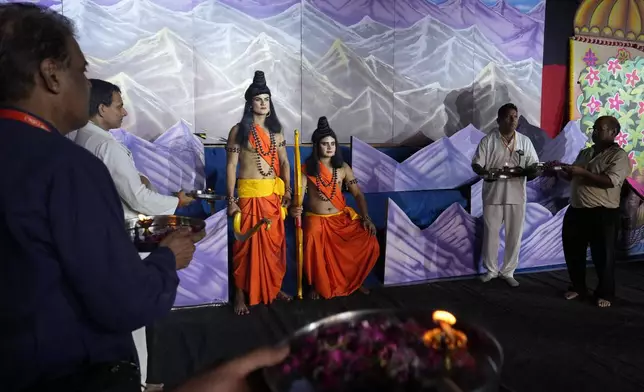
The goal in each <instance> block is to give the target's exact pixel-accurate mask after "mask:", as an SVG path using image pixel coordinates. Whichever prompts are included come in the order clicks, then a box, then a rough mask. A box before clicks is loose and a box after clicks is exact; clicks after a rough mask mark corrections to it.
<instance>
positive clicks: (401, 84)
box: [52, 0, 543, 143]
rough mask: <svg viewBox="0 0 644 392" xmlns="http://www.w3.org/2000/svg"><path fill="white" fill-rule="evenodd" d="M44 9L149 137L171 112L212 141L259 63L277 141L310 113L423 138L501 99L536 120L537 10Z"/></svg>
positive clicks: (325, 1)
mask: <svg viewBox="0 0 644 392" xmlns="http://www.w3.org/2000/svg"><path fill="white" fill-rule="evenodd" d="M421 3H422V4H421ZM361 4H362V3H361ZM52 7H53V8H55V9H57V10H59V11H62V12H63V13H64V14H65V15H67V16H69V17H71V18H72V19H73V20H74V21H75V22H76V24H77V29H78V37H79V41H80V44H81V47H82V49H83V51H84V52H85V54H86V56H87V58H88V62H89V63H90V76H91V77H97V78H102V79H107V80H112V81H115V82H117V83H119V84H120V87H121V88H122V89H123V91H124V95H125V97H126V105H127V106H126V108H127V109H128V111H129V112H130V116H128V118H127V119H126V122H125V124H124V126H125V127H126V128H127V129H128V130H129V131H130V132H132V133H134V134H136V135H137V136H140V137H143V138H145V139H148V140H153V139H155V138H156V137H158V136H159V135H161V134H162V133H163V132H164V131H165V130H166V129H168V128H169V127H170V126H172V125H173V124H175V123H176V122H177V121H179V120H183V121H185V122H186V123H188V124H189V126H190V127H191V129H192V130H193V131H195V132H201V131H204V130H205V131H206V134H207V136H208V139H207V141H206V142H210V143H220V142H221V141H222V138H224V139H225V138H226V137H227V135H228V131H229V130H230V128H231V127H232V126H233V125H234V124H235V123H236V122H238V121H239V119H240V118H241V115H242V108H243V104H244V102H243V93H244V91H245V89H246V88H247V87H248V85H249V84H250V82H251V79H252V75H253V72H254V71H255V70H258V69H260V70H263V71H264V72H265V73H266V76H267V83H268V86H269V87H270V88H271V91H272V93H273V99H274V103H275V106H276V112H277V114H278V116H279V117H280V119H281V121H282V124H283V126H284V129H285V133H286V135H287V137H288V140H289V141H290V139H291V138H292V133H293V132H292V130H293V129H295V128H298V129H300V130H301V132H302V138H303V140H304V141H308V140H309V138H310V135H311V132H312V131H313V130H314V128H315V125H316V122H317V118H318V117H319V116H323V115H324V116H327V117H329V119H330V120H331V121H332V123H331V126H332V127H333V128H334V129H335V130H336V132H337V133H338V135H339V138H340V141H341V142H349V139H350V137H351V136H352V135H355V136H358V137H359V138H360V139H361V140H363V141H366V142H368V143H390V142H395V143H401V142H410V141H412V140H422V141H423V142H426V141H427V139H429V140H437V139H439V138H440V137H442V136H450V135H451V134H453V133H454V132H456V131H457V130H459V129H461V128H463V127H464V126H466V125H468V124H470V123H471V124H473V125H474V126H475V127H477V128H478V129H481V130H482V131H483V132H488V131H489V130H490V129H492V128H493V127H494V119H495V116H496V110H497V108H498V106H500V105H501V104H503V103H506V102H508V101H512V102H514V103H515V104H517V105H518V106H519V108H520V111H521V113H522V114H523V115H524V116H525V117H526V119H528V121H529V122H530V123H532V124H539V118H540V106H541V105H540V99H541V70H542V65H541V56H542V49H543V48H542V47H543V18H541V17H540V15H542V14H543V11H542V8H538V7H534V8H533V10H532V11H530V12H529V13H521V12H520V11H518V10H516V9H514V8H512V7H509V6H508V5H507V4H503V5H502V6H500V5H496V6H487V5H485V4H484V3H482V2H481V1H479V0H459V1H448V2H445V3H442V4H438V5H437V4H433V3H432V2H425V1H421V0H405V1H404V2H401V4H399V5H398V4H397V5H396V7H395V9H394V8H392V7H390V5H388V3H387V2H382V1H380V2H377V5H376V4H375V3H374V4H372V5H367V4H366V3H365V4H364V5H361V6H360V5H358V4H357V3H356V4H353V3H352V4H351V5H347V4H344V3H342V2H341V1H340V0H301V1H297V0H293V1H282V2H280V4H273V5H271V4H269V3H267V2H256V1H252V0H239V1H229V0H212V1H197V0H195V1H193V2H181V4H179V3H177V4H176V5H174V4H173V5H170V3H168V1H166V0H163V1H161V0H120V1H115V0H94V1H92V0H64V1H62V3H60V4H54V5H53V6H52ZM170 7H171V8H170ZM341 9H342V10H343V11H342V12H340V11H339V10H341ZM388 13H389V14H388ZM394 13H395V14H396V15H397V16H396V17H395V18H394V17H393V15H394ZM396 18H397V19H396ZM394 20H395V21H397V22H396V23H395V26H396V27H395V28H393V26H394V23H392V21H394ZM502 28H503V29H505V30H503V29H502ZM501 30H503V31H501Z"/></svg>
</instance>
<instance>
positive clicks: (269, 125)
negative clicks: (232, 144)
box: [237, 94, 282, 145]
mask: <svg viewBox="0 0 644 392" xmlns="http://www.w3.org/2000/svg"><path fill="white" fill-rule="evenodd" d="M258 95H259V94H258ZM253 98H255V97H252V98H251V100H250V101H246V103H245V104H244V113H243V114H242V119H241V121H240V122H239V124H237V126H238V127H239V130H238V131H237V143H238V144H239V145H243V144H244V143H246V142H247V141H248V137H249V135H250V131H251V129H252V128H253V101H252V99H253ZM269 113H270V115H269V116H267V117H266V120H265V121H264V126H265V127H266V129H268V131H269V132H271V133H281V132H282V124H281V123H280V120H279V118H278V117H277V113H275V106H274V105H273V99H272V98H271V101H270V112H269Z"/></svg>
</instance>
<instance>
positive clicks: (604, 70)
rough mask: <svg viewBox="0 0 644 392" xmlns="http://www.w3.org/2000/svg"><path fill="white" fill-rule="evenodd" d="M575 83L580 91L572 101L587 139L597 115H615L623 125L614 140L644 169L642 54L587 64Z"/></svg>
mask: <svg viewBox="0 0 644 392" xmlns="http://www.w3.org/2000/svg"><path fill="white" fill-rule="evenodd" d="M578 82H579V86H580V87H581V92H582V93H581V95H579V96H578V97H577V100H576V102H575V103H576V105H577V109H578V110H579V113H581V121H580V126H581V129H582V130H583V131H585V132H586V133H587V134H588V136H589V138H588V140H589V141H590V140H591V138H590V136H591V134H592V126H593V123H594V122H595V120H596V119H597V117H599V116H606V115H608V116H615V117H616V118H617V119H618V120H619V123H620V124H621V126H622V131H621V132H620V134H619V135H618V136H617V138H616V139H615V141H616V142H617V143H618V144H619V145H620V146H621V147H622V148H623V149H624V150H626V152H628V153H629V154H628V156H629V158H630V159H631V164H632V165H633V166H634V168H635V169H637V170H638V171H640V172H642V171H644V154H643V153H642V152H643V151H644V134H643V133H644V57H635V58H628V59H626V58H624V57H622V56H619V57H611V58H609V59H608V60H606V62H605V63H595V64H593V65H589V66H587V67H586V68H585V69H584V70H583V71H582V72H581V74H580V75H579V79H578ZM590 143H592V142H590Z"/></svg>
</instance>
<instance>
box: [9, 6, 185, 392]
mask: <svg viewBox="0 0 644 392" xmlns="http://www.w3.org/2000/svg"><path fill="white" fill-rule="evenodd" d="M0 36H1V37H2V40H1V41H0V167H1V168H2V172H1V173H0V254H1V258H0V389H1V390H3V391H15V390H23V389H27V388H34V387H35V388H36V389H38V390H56V389H58V388H59V387H58V386H60V385H66V386H64V387H62V388H64V390H66V391H72V390H95V391H96V390H100V388H98V386H100V387H101V388H104V387H106V384H109V382H108V381H105V380H103V381H100V382H98V386H91V385H90V384H88V382H89V381H91V380H90V379H92V377H91V376H90V377H89V378H86V379H83V377H82V375H84V374H85V375H87V374H96V370H95V369H97V367H98V368H100V366H102V365H106V366H108V367H109V369H110V371H107V372H103V374H107V376H106V377H107V378H109V377H110V374H118V373H119V371H118V366H116V367H115V366H114V364H120V363H123V362H121V361H125V362H134V361H136V354H135V351H134V345H133V341H132V335H131V333H132V331H133V330H135V329H137V328H140V327H142V326H144V325H149V324H151V323H152V322H154V321H155V320H157V319H159V318H160V317H163V316H164V315H166V314H168V312H169V311H170V309H171V307H172V304H173V302H174V298H175V294H176V290H177V285H178V283H179V279H178V277H177V273H176V270H177V269H179V268H183V267H185V266H187V265H188V263H189V261H190V260H191V259H192V254H193V252H194V244H193V243H192V241H191V239H190V237H189V234H186V233H178V234H176V235H173V236H171V237H169V238H168V239H166V241H165V242H164V243H163V244H162V246H161V247H160V248H159V249H158V250H157V251H155V252H153V253H152V254H151V255H150V256H149V257H148V258H146V259H145V260H141V258H140V257H139V255H138V253H137V251H136V249H135V248H134V246H133V245H132V243H131V242H130V240H129V237H128V236H127V234H126V232H125V229H124V223H123V209H122V206H121V202H120V199H119V196H118V194H117V192H116V189H115V187H114V183H113V182H112V179H111V177H110V174H109V172H108V170H107V168H106V167H105V166H104V165H103V163H102V162H101V161H99V160H98V159H97V158H96V157H94V156H93V155H92V154H91V153H89V152H88V151H86V150H85V149H83V148H82V147H79V146H77V145H75V144H74V143H73V142H71V141H70V140H68V139H67V138H65V137H63V135H64V134H66V133H68V132H70V131H72V130H74V129H78V128H80V127H82V126H84V125H85V124H86V123H87V120H88V115H89V111H88V102H89V99H88V96H89V87H90V86H89V83H88V81H87V78H86V76H85V72H86V66H87V63H86V61H85V58H84V56H83V54H82V53H81V51H80V48H79V46H78V43H77V42H76V40H75V39H74V36H73V26H72V23H71V22H70V21H69V20H68V19H67V18H65V17H63V16H62V15H59V14H56V13H54V12H52V11H48V10H46V9H42V8H39V7H37V6H33V5H26V4H2V5H0ZM115 369H116V370H115ZM79 375H80V376H79ZM130 379H131V377H130ZM60 380H70V381H69V383H67V384H65V382H64V381H63V382H62V384H61V381H60ZM74 380H77V381H76V382H74ZM78 380H81V381H78ZM138 381H139V380H138V379H136V378H135V379H134V385H135V386H136V384H137V383H138ZM94 382H96V381H95V380H94ZM57 383H58V384H57ZM74 384H76V385H74ZM54 385H56V386H54ZM115 390H129V389H127V388H126V389H115ZM135 390H136V389H135Z"/></svg>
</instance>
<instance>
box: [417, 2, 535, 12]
mask: <svg viewBox="0 0 644 392" xmlns="http://www.w3.org/2000/svg"><path fill="white" fill-rule="evenodd" d="M427 1H429V2H430V3H434V4H441V3H444V2H446V1H447V0H427ZM481 1H482V2H483V3H485V4H487V5H494V4H496V3H497V1H498V0H481ZM542 1H545V0H505V2H506V3H507V4H508V5H511V6H513V7H515V8H516V9H518V10H519V11H521V12H528V11H530V10H531V9H532V8H534V7H535V6H536V5H537V4H539V3H541V2H542Z"/></svg>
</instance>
